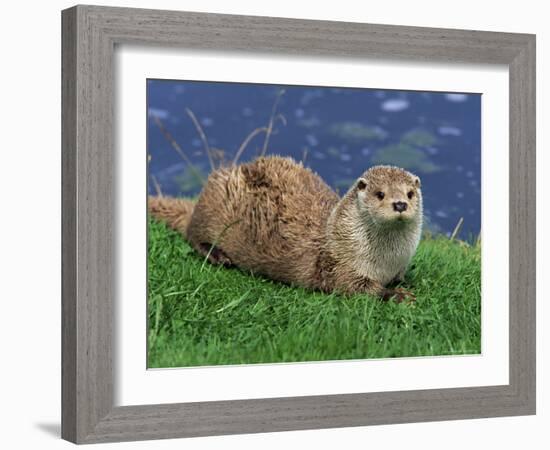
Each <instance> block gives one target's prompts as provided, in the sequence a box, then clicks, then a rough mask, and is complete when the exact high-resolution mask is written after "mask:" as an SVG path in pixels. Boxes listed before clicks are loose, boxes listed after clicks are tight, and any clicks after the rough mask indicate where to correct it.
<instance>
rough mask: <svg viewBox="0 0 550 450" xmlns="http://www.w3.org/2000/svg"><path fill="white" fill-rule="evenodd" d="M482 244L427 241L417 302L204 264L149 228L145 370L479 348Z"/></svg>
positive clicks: (415, 271) (171, 236)
mask: <svg viewBox="0 0 550 450" xmlns="http://www.w3.org/2000/svg"><path fill="white" fill-rule="evenodd" d="M480 266H481V258H480V248H479V247H478V246H467V245H465V244H463V243H460V242H456V241H450V240H448V239H446V238H428V239H424V240H423V241H422V242H421V244H420V246H419V249H418V251H417V253H416V256H415V258H414V261H413V264H412V266H411V268H410V270H409V273H408V274H407V280H406V286H407V287H408V288H410V289H411V290H413V291H414V293H415V294H416V296H417V301H416V303H415V304H414V305H412V306H411V305H407V304H395V303H392V302H389V303H384V302H381V301H379V300H377V299H374V298H370V297H368V296H366V295H356V296H352V297H342V296H339V295H326V294H322V293H318V292H308V291H306V290H304V289H301V288H293V287H290V286H286V285H283V284H280V283H275V282H272V281H270V280H266V279H264V278H261V277H254V276H251V275H249V274H246V273H243V272H241V271H239V270H237V269H227V268H223V267H215V266H212V265H210V264H208V263H204V261H203V258H201V257H199V256H198V255H197V254H195V253H194V252H193V250H192V249H191V247H190V246H189V245H188V244H187V243H186V242H185V241H184V240H183V238H182V237H181V236H180V235H179V234H177V233H175V232H173V231H171V230H168V229H167V228H166V227H165V226H164V225H163V224H160V223H157V222H155V221H151V222H150V224H149V255H148V271H149V279H148V314H149V321H148V327H149V330H148V331H149V338H148V348H149V352H148V356H149V361H148V366H149V367H183V366H196V365H216V364H250V363H271V362H282V361H286V362H292V361H319V360H336V359H365V358H381V357H401V356H427V355H456V354H473V353H479V352H480V347H481V324H480V321H481V304H480V279H481V267H480Z"/></svg>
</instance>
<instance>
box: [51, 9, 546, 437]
mask: <svg viewBox="0 0 550 450" xmlns="http://www.w3.org/2000/svg"><path fill="white" fill-rule="evenodd" d="M62 32H63V43H62V53H63V56H62V81H63V88H62V103H63V112H62V123H63V125H62V128H63V130H62V147H63V148H62V174H63V181H62V192H63V194H62V206H63V218H62V233H63V245H62V258H63V262H62V271H63V279H62V328H63V329H62V408H63V412H62V437H63V438H65V439H68V440H70V441H73V442H77V443H93V442H106V441H126V440H139V439H158V438H175V437H187V436H207V435H220V434H234V433H258V432H269V431H283V430H299V429H315V428H332V427H346V426H360V425H371V424H388V423H402V422H420V421H432V420H450V419H466V418H479V417H492V416H511V415H524V414H534V413H535V36H533V35H528V34H510V33H494V32H484V31H465V30H450V29H436V28H418V27H405V26H388V25H370V24H359V23H343V22H327V21H308V20H295V19H280V18H268V17H246V16H232V15H219V14H203V13H188V12H173V11H155V10H142V9H126V8H109V7H96V6H76V7H73V8H70V9H67V10H65V11H63V13H62ZM126 43H131V44H135V43H138V44H148V45H157V46H162V47H169V46H170V47H184V48H192V49H216V50H228V51H242V52H250V51H254V52H263V53H265V54H267V55H269V54H283V55H284V54H286V55H288V54H303V55H320V56H322V57H330V58H340V57H347V58H359V59H360V58H366V57H369V58H370V57H376V58H389V59H397V60H398V59H407V60H417V61H435V62H465V63H483V64H505V65H507V66H508V68H509V77H510V78H509V80H510V279H509V286H510V299H509V301H510V324H509V325H510V342H509V346H510V380H509V384H508V385H502V386H488V387H472V388H452V389H430V390H415V391H403V392H382V393H358V394H343V395H322V396H307V397H286V398H276V399H261V400H236V401H215V402H198V403H179V404H168V405H139V406H120V407H114V405H113V375H114V374H113V367H112V355H113V351H112V340H113V311H114V309H113V301H114V298H113V296H114V288H113V286H114V281H115V280H114V276H115V275H114V274H115V270H114V269H115V264H114V261H113V251H112V248H113V243H114V242H113V239H114V236H113V229H114V226H113V225H114V224H113V217H114V207H115V204H114V193H113V187H114V180H113V161H114V158H115V155H114V152H115V150H116V149H115V148H114V144H113V119H114V115H113V99H114V92H113V52H114V47H115V44H126Z"/></svg>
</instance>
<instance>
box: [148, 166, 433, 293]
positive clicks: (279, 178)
mask: <svg viewBox="0 0 550 450" xmlns="http://www.w3.org/2000/svg"><path fill="white" fill-rule="evenodd" d="M359 180H362V181H364V182H365V183H366V187H364V185H363V184H360V185H359V186H360V187H361V188H362V189H360V188H359V187H358V184H357V183H355V184H354V185H353V186H352V187H351V188H350V190H349V191H348V192H347V193H346V195H345V196H344V197H343V198H342V199H340V198H339V196H338V195H337V194H336V193H335V192H334V191H333V190H332V189H331V188H330V187H329V186H328V185H327V184H326V183H325V182H324V181H323V180H322V179H321V178H320V177H319V176H318V175H317V174H315V173H314V172H312V171H311V170H309V169H307V168H305V167H303V166H302V164H301V163H296V162H295V161H294V160H292V159H291V158H282V157H266V158H259V159H257V160H255V161H254V162H251V163H247V164H242V165H239V166H236V167H228V168H220V169H217V170H215V171H213V172H212V173H211V174H210V176H209V177H208V180H207V183H206V185H205V187H204V189H203V191H202V192H201V194H200V197H199V199H198V201H197V203H196V204H195V205H194V204H193V203H192V202H191V201H189V200H183V199H174V198H167V197H150V198H149V211H150V213H151V215H152V216H153V217H156V218H158V219H160V220H163V221H165V222H167V223H168V225H170V226H171V227H172V228H174V229H176V230H178V231H180V232H181V233H182V234H183V235H184V236H185V237H186V238H187V240H188V241H189V242H190V243H191V245H192V246H193V248H194V249H195V250H196V251H198V252H199V253H200V254H202V255H204V256H207V257H208V258H209V260H210V261H211V262H212V263H221V264H226V265H234V266H237V267H239V268H241V269H244V270H247V271H250V272H252V273H257V274H262V275H264V276H267V277H269V278H271V279H274V280H278V281H282V282H285V283H290V284H294V285H300V286H304V287H307V288H311V289H319V290H322V291H325V292H332V291H338V292H342V293H357V292H366V293H370V294H374V295H379V296H381V297H386V298H387V297H389V296H392V295H397V297H399V296H400V295H401V294H402V291H399V290H397V291H396V290H388V289H386V288H385V285H387V284H388V283H389V282H391V281H393V280H398V279H401V278H402V276H403V274H404V272H405V270H406V267H407V265H408V263H409V261H410V259H411V257H412V256H413V254H414V252H415V250H416V247H417V245H418V241H419V238H420V229H421V226H422V198H421V193H420V188H419V180H418V178H417V177H415V176H414V175H412V174H410V173H408V172H406V171H404V170H402V169H397V168H393V167H385V166H378V167H377V168H372V169H370V170H369V171H367V172H365V174H363V176H362V178H360V179H359ZM381 185H384V186H385V188H387V189H388V194H390V191H391V190H392V189H393V188H394V187H395V186H397V187H399V186H402V187H403V186H404V187H403V189H401V190H399V189H398V188H395V189H396V191H395V192H393V191H392V194H391V196H392V197H391V198H394V197H395V198H396V196H398V195H400V196H402V195H406V190H407V189H409V188H410V186H413V187H414V189H415V193H416V195H417V197H416V199H415V202H416V203H414V202H411V206H410V211H409V216H410V217H408V219H407V220H406V221H404V222H403V223H401V222H399V223H395V221H394V220H389V221H388V222H387V223H386V222H385V218H384V217H383V216H381V217H382V218H380V217H377V215H378V212H379V211H377V208H380V206H379V205H377V204H376V202H373V203H372V205H370V206H369V205H368V202H369V201H370V200H371V198H370V197H365V196H366V195H371V194H372V192H371V191H372V190H373V189H379V186H381ZM359 191H365V192H359ZM397 191H399V192H397ZM403 193H405V194H403ZM363 198H365V200H362V199H363ZM367 199H368V200H367ZM388 200H391V199H390V198H388ZM369 208H371V210H372V211H375V210H376V211H377V212H376V214H371V212H369V211H370V210H369ZM375 216H376V217H375ZM382 219H384V220H382ZM381 220H382V223H381V222H380V221H381Z"/></svg>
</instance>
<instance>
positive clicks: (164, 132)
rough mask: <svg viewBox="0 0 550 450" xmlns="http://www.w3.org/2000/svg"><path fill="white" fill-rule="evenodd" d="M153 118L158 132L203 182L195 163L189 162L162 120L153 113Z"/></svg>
mask: <svg viewBox="0 0 550 450" xmlns="http://www.w3.org/2000/svg"><path fill="white" fill-rule="evenodd" d="M152 117H153V120H154V122H155V124H156V125H157V126H158V127H159V130H160V132H161V133H162V135H163V136H164V138H165V139H166V140H167V141H168V142H169V143H170V145H171V146H172V148H173V149H174V150H175V151H176V153H177V154H178V155H180V157H181V158H182V159H183V160H184V161H185V162H186V164H187V165H188V166H189V169H190V170H191V171H192V172H193V173H194V174H195V176H196V177H197V178H198V179H199V180H200V181H201V184H204V182H205V179H204V177H203V176H202V174H201V173H200V171H199V170H198V169H197V168H196V167H195V165H194V164H193V163H192V162H191V160H190V159H189V157H188V156H187V155H186V154H185V152H184V151H183V149H182V148H181V147H180V145H179V144H178V142H177V141H176V140H175V139H174V137H173V136H172V134H171V133H170V132H169V131H168V130H167V129H166V127H165V126H164V124H163V123H162V121H161V120H160V119H159V118H158V117H157V116H156V115H154V114H152Z"/></svg>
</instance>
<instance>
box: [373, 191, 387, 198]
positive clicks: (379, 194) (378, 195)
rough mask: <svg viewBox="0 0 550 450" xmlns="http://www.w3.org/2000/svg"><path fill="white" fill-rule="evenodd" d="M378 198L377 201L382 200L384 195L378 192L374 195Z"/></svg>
mask: <svg viewBox="0 0 550 450" xmlns="http://www.w3.org/2000/svg"><path fill="white" fill-rule="evenodd" d="M374 195H376V196H377V197H378V200H384V195H385V194H384V193H383V192H382V191H378V192H377V193H376V194H374Z"/></svg>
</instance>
